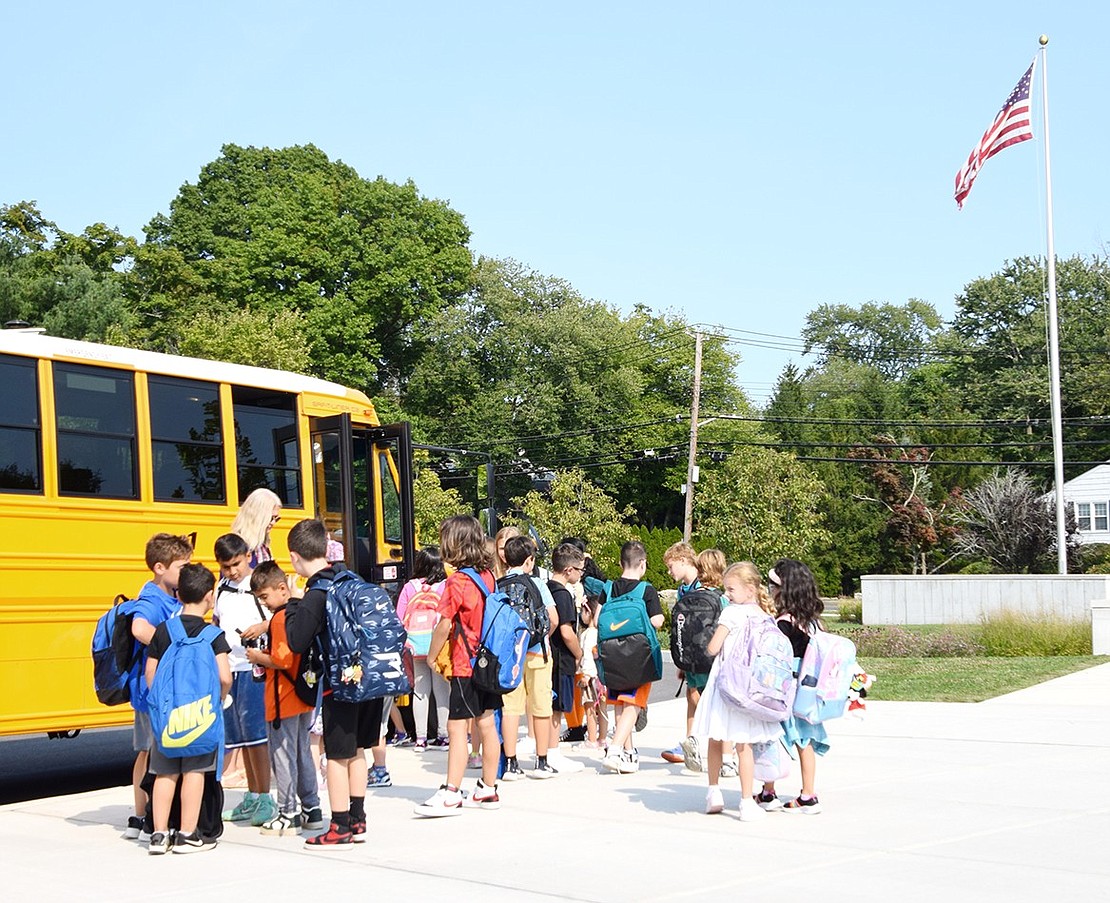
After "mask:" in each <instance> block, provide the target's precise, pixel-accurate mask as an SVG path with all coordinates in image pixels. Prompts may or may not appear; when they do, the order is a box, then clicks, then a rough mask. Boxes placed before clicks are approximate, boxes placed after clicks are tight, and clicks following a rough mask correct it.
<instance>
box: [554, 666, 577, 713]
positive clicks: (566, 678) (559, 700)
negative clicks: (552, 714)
mask: <svg viewBox="0 0 1110 903" xmlns="http://www.w3.org/2000/svg"><path fill="white" fill-rule="evenodd" d="M551 691H552V693H553V694H554V697H553V698H552V700H551V708H552V709H553V710H554V711H556V712H573V711H574V677H573V676H571V675H570V674H556V675H555V680H554V682H553V683H552V685H551Z"/></svg>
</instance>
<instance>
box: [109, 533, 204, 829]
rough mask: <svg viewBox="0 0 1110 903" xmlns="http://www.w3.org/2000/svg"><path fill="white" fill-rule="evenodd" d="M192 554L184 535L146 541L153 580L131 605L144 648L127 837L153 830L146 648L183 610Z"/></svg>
mask: <svg viewBox="0 0 1110 903" xmlns="http://www.w3.org/2000/svg"><path fill="white" fill-rule="evenodd" d="M192 557H193V544H192V543H191V542H189V540H188V539H187V538H186V537H184V536H175V535H174V534H172V533H156V534H154V536H152V537H151V538H150V539H149V540H148V541H147V544H146V553H145V558H146V566H147V567H148V568H150V573H151V579H150V580H149V581H148V582H147V583H146V584H145V585H144V586H143V588H142V589H141V590H140V591H139V595H138V597H137V598H136V599H135V603H134V607H133V608H132V612H133V614H134V617H133V618H132V620H131V635H132V636H133V637H134V638H135V640H136V641H137V642H138V643H139V644H140V645H141V646H142V647H143V651H142V655H141V656H140V657H139V667H138V668H136V669H135V671H134V672H133V673H132V676H131V680H130V690H131V707H132V708H133V709H134V710H135V729H134V735H133V738H132V746H133V747H134V750H135V753H136V755H135V765H134V767H133V769H132V772H131V786H132V789H133V791H134V796H135V814H134V815H132V816H131V817H130V818H128V819H127V829H126V830H125V831H124V834H123V836H124V837H126V838H127V839H128V840H136V839H137V840H149V839H150V833H151V832H150V825H148V824H144V821H145V816H146V807H147V796H146V792H145V791H144V790H143V788H142V781H143V777H144V775H146V770H147V763H148V761H149V757H150V749H151V747H152V746H154V734H153V733H152V731H151V729H150V715H149V714H148V712H147V704H146V696H147V683H146V677H145V673H146V654H147V650H146V647H147V646H148V645H149V643H150V641H151V639H152V638H153V636H154V630H155V628H157V627H158V625H159V624H161V623H162V622H163V621H165V620H166V619H168V618H172V617H174V616H175V615H176V614H177V613H178V612H179V611H180V610H181V606H180V605H179V604H178V602H177V598H176V596H175V593H176V592H177V581H178V577H179V575H180V574H181V569H182V568H183V567H184V566H185V565H187V564H188V563H189V561H190V559H191V558H192Z"/></svg>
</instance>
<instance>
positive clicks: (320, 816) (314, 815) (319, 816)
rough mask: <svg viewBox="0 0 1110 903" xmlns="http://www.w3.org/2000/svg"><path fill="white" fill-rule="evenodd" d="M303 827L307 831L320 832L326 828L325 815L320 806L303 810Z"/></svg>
mask: <svg viewBox="0 0 1110 903" xmlns="http://www.w3.org/2000/svg"><path fill="white" fill-rule="evenodd" d="M301 827H302V828H304V829H305V830H306V831H319V830H320V829H321V828H322V827H324V813H323V812H321V811H320V807H319V806H316V807H314V808H312V809H305V808H303V807H302V808H301Z"/></svg>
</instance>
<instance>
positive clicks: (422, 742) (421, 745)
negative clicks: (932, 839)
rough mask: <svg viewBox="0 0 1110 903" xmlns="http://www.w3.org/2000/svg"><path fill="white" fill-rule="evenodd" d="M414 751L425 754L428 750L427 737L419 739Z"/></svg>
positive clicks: (413, 746) (414, 745)
mask: <svg viewBox="0 0 1110 903" xmlns="http://www.w3.org/2000/svg"><path fill="white" fill-rule="evenodd" d="M412 748H413V751H415V752H424V750H426V749H427V748H428V740H427V738H426V737H417V738H416V742H415V743H414V744H413V745H412Z"/></svg>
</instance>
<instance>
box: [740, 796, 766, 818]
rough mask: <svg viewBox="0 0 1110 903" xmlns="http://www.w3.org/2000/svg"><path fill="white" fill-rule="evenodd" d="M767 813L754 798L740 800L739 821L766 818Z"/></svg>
mask: <svg viewBox="0 0 1110 903" xmlns="http://www.w3.org/2000/svg"><path fill="white" fill-rule="evenodd" d="M766 817H767V813H766V812H765V811H764V810H763V809H762V808H761V807H760V805H759V804H758V803H757V802H756V801H755V800H754V799H751V800H744V799H742V800H740V821H759V820H760V819H761V818H766Z"/></svg>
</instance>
